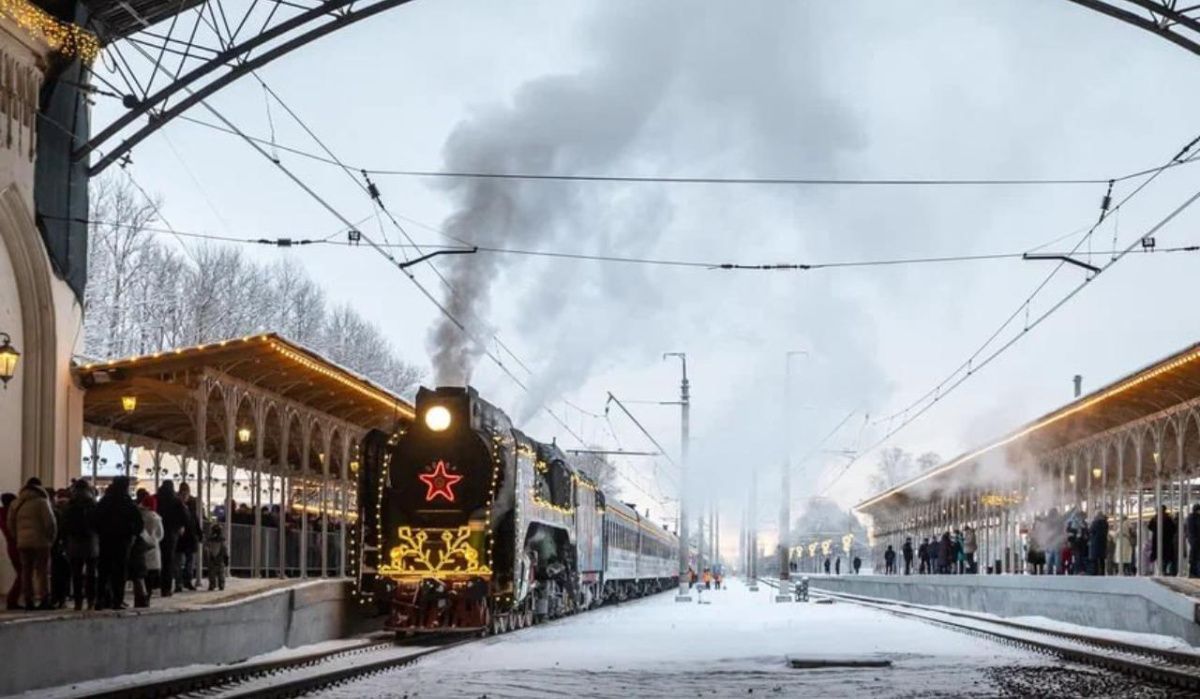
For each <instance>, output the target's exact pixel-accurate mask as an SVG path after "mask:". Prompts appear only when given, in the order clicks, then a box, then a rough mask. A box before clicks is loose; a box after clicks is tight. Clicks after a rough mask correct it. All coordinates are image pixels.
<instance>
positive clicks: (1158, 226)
mask: <svg viewBox="0 0 1200 699" xmlns="http://www.w3.org/2000/svg"><path fill="white" fill-rule="evenodd" d="M1193 143H1195V142H1193ZM1198 199H1200V189H1198V190H1196V192H1195V193H1193V194H1192V195H1191V196H1189V197H1188V198H1187V199H1185V200H1184V201H1183V202H1182V203H1180V204H1179V205H1178V206H1176V207H1175V208H1174V209H1172V210H1171V212H1170V213H1168V214H1167V215H1166V216H1164V217H1163V218H1162V219H1160V220H1159V221H1158V222H1157V223H1155V224H1154V225H1153V226H1152V227H1150V228H1149V229H1148V230H1147V231H1146V232H1145V233H1143V234H1142V235H1141V236H1139V237H1138V238H1136V239H1135V240H1134V241H1133V242H1131V243H1130V244H1129V245H1128V246H1127V247H1126V248H1125V249H1123V250H1122V251H1121V252H1119V253H1118V254H1117V255H1115V256H1114V257H1113V259H1111V260H1109V261H1108V262H1106V263H1105V264H1104V265H1103V266H1102V267H1100V269H1099V271H1098V272H1096V273H1095V274H1094V275H1092V276H1091V277H1089V278H1087V279H1085V280H1084V281H1082V282H1080V283H1079V284H1077V285H1076V286H1075V287H1074V288H1073V289H1071V291H1070V292H1068V293H1067V294H1066V295H1065V296H1063V297H1062V298H1061V299H1059V300H1058V301H1057V302H1056V303H1054V305H1052V306H1050V308H1049V309H1047V310H1046V311H1045V312H1043V313H1042V314H1041V315H1039V316H1037V317H1036V318H1035V319H1034V320H1033V321H1032V322H1031V323H1028V324H1027V325H1026V327H1025V331H1024V332H1022V333H1020V334H1017V335H1014V336H1013V337H1011V338H1009V339H1008V341H1007V342H1005V343H1003V344H1002V345H1000V346H999V347H997V348H996V349H995V350H994V351H992V352H991V353H990V354H988V355H987V356H986V357H984V358H983V360H982V361H980V362H979V363H978V364H977V365H975V367H974V369H973V370H972V371H971V372H968V373H966V374H963V375H961V376H960V377H959V378H958V379H957V380H956V381H954V382H953V383H952V384H950V385H949V386H947V387H946V389H945V391H943V392H941V393H940V395H939V396H938V398H937V399H935V400H933V401H931V402H929V403H927V404H925V405H924V406H922V407H921V408H920V409H919V410H917V411H915V412H914V413H913V414H912V415H908V416H906V417H905V419H904V420H903V422H901V423H900V424H899V425H897V426H896V427H895V428H893V429H890V430H888V431H887V432H886V433H885V434H884V435H883V436H882V437H880V438H879V439H877V440H876V441H875V442H873V443H872V444H871V445H870V446H868V447H867V448H866V449H864V450H862V451H860V452H859V454H858V455H856V456H855V457H854V458H853V459H851V460H850V461H849V462H848V463H847V464H846V465H845V466H844V467H843V468H842V470H841V472H839V473H838V475H837V476H835V477H834V479H833V480H832V481H830V482H829V484H828V485H826V486H825V488H824V489H823V490H822V491H821V494H822V495H824V494H826V493H828V492H829V489H830V488H832V487H833V486H834V485H835V484H836V483H837V482H838V481H839V480H840V479H841V478H842V477H843V476H844V475H845V474H846V472H848V471H849V469H850V467H851V466H853V465H854V464H855V463H857V462H858V461H859V457H860V456H861V455H862V454H866V453H870V452H872V451H874V450H875V449H876V448H878V447H879V446H881V445H882V444H884V443H885V442H887V440H889V439H891V438H892V436H894V435H895V434H896V433H897V432H899V431H900V430H902V429H904V428H905V427H907V426H908V425H909V424H911V423H912V422H913V421H914V420H916V419H917V418H919V417H920V416H921V415H923V414H925V413H926V412H927V411H928V410H929V409H930V408H932V407H933V406H934V405H936V404H937V402H938V400H940V399H941V397H944V396H945V395H947V394H949V393H950V392H951V391H953V390H954V389H955V388H957V387H958V386H960V385H962V383H963V382H965V381H966V380H968V379H969V378H971V376H973V375H974V373H975V372H976V371H978V370H980V369H982V368H984V367H986V366H987V365H988V364H991V363H992V361H994V360H995V359H996V358H997V357H999V356H1000V355H1001V354H1003V353H1004V352H1005V351H1007V350H1008V349H1009V348H1010V347H1012V346H1013V345H1015V344H1016V343H1017V342H1019V341H1020V340H1021V338H1023V337H1026V336H1027V335H1028V334H1029V331H1031V330H1033V329H1034V328H1036V327H1037V326H1039V325H1041V324H1042V323H1043V322H1045V321H1046V319H1048V318H1049V317H1050V316H1051V315H1053V314H1054V313H1055V312H1056V311H1058V309H1060V308H1062V307H1063V306H1064V305H1066V304H1067V302H1069V301H1070V300H1071V299H1073V298H1075V296H1077V295H1078V294H1079V292H1081V291H1082V290H1083V289H1084V288H1085V287H1086V286H1088V284H1090V283H1091V282H1092V281H1094V280H1095V279H1096V278H1097V277H1099V276H1100V275H1101V274H1103V273H1104V272H1106V271H1108V270H1109V269H1111V268H1112V267H1113V265H1115V264H1117V263H1118V262H1120V261H1121V260H1122V259H1124V258H1125V256H1126V255H1128V254H1129V253H1130V252H1132V251H1133V250H1134V249H1135V248H1137V247H1138V246H1139V245H1141V243H1142V241H1143V240H1144V239H1146V238H1149V237H1152V236H1154V235H1156V234H1157V233H1158V232H1159V231H1160V230H1162V229H1163V227H1165V226H1166V225H1167V224H1169V223H1170V222H1171V221H1173V220H1175V218H1176V217H1177V216H1179V215H1180V214H1181V213H1183V212H1184V211H1186V210H1187V209H1188V208H1190V207H1191V206H1192V205H1193V204H1194V203H1195V202H1196V200H1198Z"/></svg>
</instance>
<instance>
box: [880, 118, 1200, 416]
mask: <svg viewBox="0 0 1200 699" xmlns="http://www.w3.org/2000/svg"><path fill="white" fill-rule="evenodd" d="M1197 142H1200V136H1197V137H1196V138H1194V139H1192V140H1191V141H1190V142H1188V144H1187V145H1186V146H1184V147H1183V148H1182V149H1181V150H1180V151H1179V152H1178V153H1177V154H1176V155H1175V157H1173V158H1171V159H1170V160H1168V161H1167V162H1166V163H1165V164H1163V165H1162V166H1160V167H1159V168H1158V169H1157V170H1154V171H1151V173H1150V175H1149V177H1147V178H1146V179H1145V180H1143V181H1142V182H1141V183H1140V184H1139V185H1138V186H1137V187H1135V188H1134V189H1133V190H1132V191H1131V192H1129V193H1128V194H1127V195H1125V197H1123V198H1122V199H1121V201H1119V202H1118V203H1117V204H1116V206H1109V202H1110V200H1109V196H1110V195H1111V192H1112V188H1111V186H1110V187H1109V189H1108V194H1106V195H1105V199H1104V203H1103V204H1102V210H1101V213H1100V215H1099V217H1098V219H1097V220H1096V222H1095V223H1094V224H1092V225H1091V226H1090V227H1089V228H1088V230H1087V232H1086V233H1085V234H1084V236H1083V237H1082V238H1081V239H1080V240H1079V241H1077V242H1076V243H1075V245H1074V246H1073V247H1072V248H1071V249H1070V251H1068V252H1067V253H1066V256H1067V257H1069V256H1071V255H1073V254H1075V253H1076V252H1077V251H1078V250H1079V248H1080V246H1081V245H1082V244H1083V243H1084V242H1085V241H1086V240H1088V239H1089V238H1090V237H1091V235H1092V234H1093V233H1094V232H1095V230H1096V229H1097V228H1099V226H1100V225H1101V224H1103V223H1104V221H1106V220H1107V219H1108V217H1109V216H1111V215H1113V214H1114V213H1115V212H1116V211H1119V210H1120V209H1121V208H1122V207H1123V206H1124V205H1125V204H1127V203H1128V202H1129V201H1130V200H1131V199H1133V198H1134V197H1135V196H1137V195H1138V194H1139V193H1141V192H1142V190H1144V189H1145V188H1146V187H1147V186H1149V185H1150V184H1151V183H1152V182H1154V180H1155V179H1157V178H1158V177H1159V176H1160V175H1161V174H1162V173H1163V172H1165V171H1166V169H1167V168H1168V167H1169V166H1170V165H1171V164H1172V163H1176V162H1182V161H1183V160H1186V161H1188V162H1191V161H1194V160H1195V159H1196V158H1197V157H1200V155H1193V156H1190V157H1188V158H1186V159H1184V156H1185V155H1187V153H1188V152H1189V151H1190V150H1191V149H1192V148H1193V147H1194V146H1195V145H1196V143H1197ZM1143 237H1145V236H1143ZM1126 252H1127V251H1126ZM1118 253H1120V254H1122V255H1123V254H1124V253H1121V252H1120V251H1119V250H1114V251H1113V253H1112V254H1113V259H1114V260H1115V259H1117V258H1118ZM1111 261H1112V260H1110V262H1111ZM1066 264H1067V263H1066V262H1063V261H1060V262H1058V263H1057V264H1056V265H1054V267H1053V268H1052V269H1051V270H1050V272H1049V273H1048V274H1047V275H1046V277H1045V278H1043V279H1042V281H1041V282H1040V283H1039V284H1038V285H1037V286H1036V287H1035V288H1034V290H1033V291H1032V292H1031V293H1030V294H1028V295H1027V296H1026V297H1025V299H1024V300H1023V301H1022V302H1021V304H1020V305H1018V306H1017V307H1016V309H1015V310H1014V311H1013V312H1012V313H1011V314H1010V315H1009V316H1008V317H1007V318H1005V319H1004V321H1003V322H1002V323H1000V325H999V327H997V328H996V330H995V331H994V332H992V334H991V335H989V336H988V338H987V339H986V340H984V342H983V343H982V344H980V345H979V347H978V348H977V349H976V350H975V351H974V352H972V353H971V354H970V355H969V356H968V357H967V359H966V360H965V361H963V362H962V363H960V364H959V365H958V366H957V367H955V368H954V370H953V371H951V372H950V373H949V374H948V375H947V376H946V377H945V378H943V379H942V380H941V381H940V382H938V383H937V384H935V385H934V386H933V387H932V388H930V389H929V390H928V391H926V392H925V393H924V394H922V395H921V396H920V397H919V398H917V399H916V400H914V401H912V402H910V403H908V404H907V405H906V406H905V407H904V408H902V409H901V410H898V411H896V412H894V413H891V414H888V415H885V416H883V417H881V418H879V419H877V420H875V421H874V423H873V424H880V423H882V422H888V423H890V422H892V421H894V420H895V419H896V418H903V417H906V416H907V415H908V413H909V412H911V411H912V410H914V409H916V408H917V407H918V406H920V405H922V404H924V403H925V402H926V401H930V400H931V399H932V402H937V400H939V399H940V396H941V395H943V393H942V390H943V388H945V387H946V386H947V385H948V384H950V383H951V382H952V381H954V380H955V377H957V376H959V375H960V374H962V373H963V372H964V371H965V372H966V375H967V376H970V375H971V374H972V373H973V372H974V366H973V365H974V362H975V360H977V359H978V358H979V357H980V356H982V354H983V353H984V352H985V351H986V350H987V348H988V347H989V346H991V344H992V342H993V341H994V340H995V339H996V338H997V337H999V336H1000V334H1001V333H1003V332H1004V331H1005V329H1007V328H1008V327H1009V326H1010V325H1011V324H1012V323H1013V321H1014V320H1016V319H1017V318H1018V317H1019V316H1020V315H1021V312H1022V311H1025V312H1026V313H1027V314H1028V309H1029V307H1030V304H1031V303H1032V302H1033V300H1034V299H1035V298H1036V297H1037V296H1038V295H1039V294H1040V293H1041V292H1042V290H1043V289H1045V288H1046V286H1047V285H1049V283H1050V282H1051V280H1053V279H1054V277H1055V276H1056V275H1057V274H1058V273H1059V272H1060V271H1061V270H1062V269H1063V267H1064V266H1065V265H1066ZM1093 278H1094V277H1093ZM1028 329H1029V328H1028V327H1026V331H1028ZM956 385H957V384H956ZM904 424H908V423H907V422H905V423H904Z"/></svg>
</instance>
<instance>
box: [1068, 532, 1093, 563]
mask: <svg viewBox="0 0 1200 699" xmlns="http://www.w3.org/2000/svg"><path fill="white" fill-rule="evenodd" d="M1089 538H1091V537H1090V535H1089V533H1088V526H1087V524H1086V523H1084V524H1082V525H1080V527H1079V529H1078V530H1077V531H1076V533H1075V535H1074V538H1073V539H1072V540H1071V560H1072V562H1073V566H1072V570H1073V571H1074V573H1075V575H1083V574H1085V573H1087V570H1088V539H1089Z"/></svg>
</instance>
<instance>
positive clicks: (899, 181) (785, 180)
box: [176, 115, 1194, 187]
mask: <svg viewBox="0 0 1200 699" xmlns="http://www.w3.org/2000/svg"><path fill="white" fill-rule="evenodd" d="M176 118H177V119H180V120H183V121H186V122H189V123H192V124H195V125H197V126H202V127H205V128H208V129H212V130H214V131H218V132H223V133H226V134H229V135H234V136H240V135H241V134H238V133H237V132H235V131H233V130H231V129H228V128H226V127H223V126H221V125H220V124H214V123H212V122H209V121H205V120H203V119H197V118H196V117H191V116H188V115H179V116H178V117H176ZM244 138H248V139H251V140H254V141H257V142H259V143H263V144H270V145H272V146H273V147H275V148H277V149H278V150H280V151H284V152H287V153H291V154H292V155H296V156H299V157H302V158H307V159H309V160H313V161H316V162H321V163H325V164H327V165H334V166H337V167H349V168H350V169H352V170H354V171H358V172H366V173H367V174H369V175H375V176H379V177H417V178H443V179H495V180H526V181H550V182H597V183H615V184H683V185H689V184H700V185H783V186H870V187H879V186H885V187H895V186H916V187H944V186H969V187H981V186H1058V185H1063V186H1081V185H1096V184H1107V183H1108V182H1125V181H1127V180H1132V179H1137V178H1139V177H1144V176H1146V175H1149V174H1152V173H1154V172H1156V171H1158V170H1159V168H1146V169H1141V170H1135V171H1133V172H1127V173H1123V174H1121V175H1117V176H1114V177H1074V178H1072V177H1046V178H1038V177H1012V178H986V177H967V178H947V177H940V178H899V177H886V178H836V177H671V176H639V175H595V174H546V173H513V172H476V171H450V170H416V169H413V170H404V169H387V168H369V167H361V166H357V165H355V166H348V165H346V164H345V163H344V162H340V161H339V160H338V159H336V158H331V157H328V156H322V155H320V154H317V153H312V152H310V151H306V150H304V149H302V148H297V147H295V146H287V145H284V144H281V143H278V142H274V141H272V140H269V139H265V138H262V137H259V136H250V135H248V134H246V135H245V136H244ZM1192 162H1194V160H1193V159H1188V160H1183V161H1179V162H1174V163H1171V164H1169V165H1168V166H1167V168H1175V167H1181V166H1184V165H1189V164H1191V163H1192Z"/></svg>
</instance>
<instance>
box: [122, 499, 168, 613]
mask: <svg viewBox="0 0 1200 699" xmlns="http://www.w3.org/2000/svg"><path fill="white" fill-rule="evenodd" d="M154 500H155V498H154V496H153V495H149V494H147V495H145V496H144V497H143V498H142V499H141V501H140V502H139V503H138V513H139V514H140V515H141V517H142V533H141V534H139V535H138V537H137V539H135V540H134V545H133V550H132V552H131V553H130V556H129V577H130V578H131V579H132V580H133V606H135V607H149V606H150V592H151V589H152V588H151V587H149V586H147V585H146V579H147V578H153V577H154V576H153V575H152V573H153V574H157V573H159V572H161V570H162V551H161V550H160V549H159V543H160V542H162V539H163V523H162V517H159V515H158V513H157V512H155V511H154V505H155V502H154Z"/></svg>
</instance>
